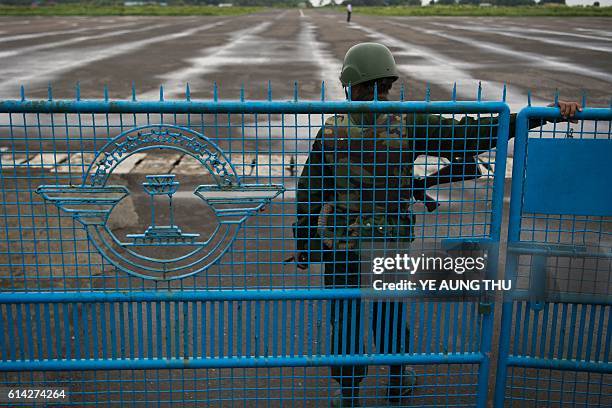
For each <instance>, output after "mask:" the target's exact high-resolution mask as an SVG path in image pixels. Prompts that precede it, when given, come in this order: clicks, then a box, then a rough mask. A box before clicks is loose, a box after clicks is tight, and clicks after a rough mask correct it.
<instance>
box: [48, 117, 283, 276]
mask: <svg viewBox="0 0 612 408" xmlns="http://www.w3.org/2000/svg"><path fill="white" fill-rule="evenodd" d="M158 149H170V150H175V151H180V152H182V153H185V154H188V155H190V156H192V157H193V158H195V159H196V160H197V161H198V162H199V163H200V164H201V165H202V170H203V172H202V174H205V173H208V174H209V175H210V176H211V177H212V179H213V184H202V185H198V186H197V188H195V191H193V194H195V195H196V196H197V197H199V198H200V199H201V200H202V201H203V203H202V204H205V205H209V206H210V207H211V208H212V210H213V212H214V218H216V219H206V220H202V221H201V222H202V223H209V224H210V223H213V224H215V223H216V226H215V228H214V229H213V232H212V234H211V235H210V236H208V237H202V236H201V234H199V233H194V232H190V231H189V230H188V226H187V227H184V226H182V225H178V224H179V223H178V222H176V221H175V211H176V209H175V206H174V205H173V196H174V195H175V193H176V192H177V190H178V189H179V187H180V182H179V180H177V177H176V175H174V174H150V175H146V176H145V177H144V180H143V182H142V184H141V186H142V188H143V189H144V192H145V193H146V194H147V195H148V198H149V200H148V201H149V203H150V207H151V219H150V225H149V226H148V227H146V228H145V229H144V230H143V231H141V232H140V233H132V234H125V235H124V236H123V237H119V236H116V235H115V234H114V233H113V232H112V231H111V229H110V228H109V227H108V225H107V223H108V220H109V217H110V216H111V213H112V212H113V209H115V207H116V206H117V204H118V203H119V202H120V201H121V200H123V199H124V198H126V197H127V196H128V195H129V194H130V191H129V190H128V188H127V187H125V186H121V185H108V184H107V182H108V181H109V177H110V176H111V174H112V173H113V170H114V169H115V168H117V166H118V165H120V164H121V163H122V162H123V161H124V160H125V159H127V158H128V157H130V156H131V155H133V154H135V153H137V152H144V151H149V150H158ZM283 191H284V188H283V186H281V185H273V184H243V183H241V182H240V178H239V177H238V174H237V173H236V170H235V168H234V166H233V165H232V164H231V162H230V161H229V160H228V159H227V157H226V155H225V154H224V153H223V151H222V150H221V149H220V148H219V147H218V146H217V145H216V144H215V143H213V142H211V141H210V140H209V139H207V138H206V137H205V136H204V135H202V134H200V133H197V132H195V131H193V130H191V129H187V128H183V127H178V126H170V125H149V126H144V127H139V128H134V129H131V130H129V131H127V132H124V133H121V134H120V135H119V136H117V137H116V138H115V139H113V140H112V141H110V142H109V143H107V144H106V145H105V146H104V147H103V148H102V149H101V150H100V152H99V153H98V154H97V156H96V158H95V159H94V161H93V162H92V164H91V165H90V167H89V169H88V170H87V172H86V173H85V174H84V176H83V182H82V184H81V185H78V186H72V185H70V186H69V185H42V186H40V187H38V189H37V193H38V194H40V195H41V196H42V197H43V198H44V199H45V201H47V202H49V203H53V204H54V205H56V206H57V207H58V208H60V209H61V210H63V211H65V212H67V213H69V214H71V215H72V216H73V217H74V219H75V220H77V221H78V222H79V223H80V224H82V225H83V227H84V228H85V230H86V231H87V237H88V239H89V241H90V242H91V243H92V244H93V245H94V246H95V247H96V249H97V250H98V251H99V252H100V254H102V256H103V257H104V258H105V259H106V260H107V261H108V262H110V263H111V264H113V265H114V266H116V267H117V268H118V269H120V270H122V271H124V272H126V273H129V274H131V275H135V276H138V277H141V278H146V279H155V280H171V279H180V278H184V277H187V276H191V275H194V274H197V273H199V272H202V271H204V270H206V269H207V268H209V267H210V266H211V265H213V264H214V263H215V262H216V261H217V260H219V258H221V256H223V254H224V253H225V252H226V251H227V250H228V248H229V246H230V245H231V244H232V242H233V241H234V239H235V237H236V234H237V233H238V230H239V229H240V227H241V226H242V224H244V222H245V221H246V220H247V219H248V218H249V217H250V216H253V215H256V214H257V213H258V211H259V210H260V209H261V208H262V207H263V206H265V205H266V204H267V203H269V202H270V201H271V200H272V199H274V198H275V197H277V196H278V195H279V194H281V193H282V192H283ZM198 202H199V201H198ZM160 212H165V214H164V215H165V216H166V217H165V218H166V219H169V222H168V224H169V225H159V223H158V222H157V218H158V216H159V215H160Z"/></svg>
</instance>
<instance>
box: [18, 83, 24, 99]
mask: <svg viewBox="0 0 612 408" xmlns="http://www.w3.org/2000/svg"><path fill="white" fill-rule="evenodd" d="M19 96H21V102H23V101H25V88H24V87H23V85H20V86H19Z"/></svg>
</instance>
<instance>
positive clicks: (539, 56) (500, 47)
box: [390, 22, 612, 82]
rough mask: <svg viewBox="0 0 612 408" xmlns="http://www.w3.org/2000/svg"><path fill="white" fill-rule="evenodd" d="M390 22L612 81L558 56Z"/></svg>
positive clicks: (607, 75) (538, 63) (498, 52)
mask: <svg viewBox="0 0 612 408" xmlns="http://www.w3.org/2000/svg"><path fill="white" fill-rule="evenodd" d="M390 23H391V24H393V25H396V26H400V27H404V28H409V29H412V30H415V31H419V32H422V33H425V34H429V35H435V36H438V37H441V38H446V39H448V40H451V41H456V42H460V43H463V44H467V45H469V46H472V47H474V48H479V49H481V50H484V51H487V52H491V53H493V54H499V55H505V56H508V57H512V58H514V59H517V60H523V61H529V62H531V63H533V65H534V66H537V67H541V68H547V69H551V70H554V71H560V72H573V73H575V74H578V75H584V76H588V77H591V78H597V79H601V80H602V81H606V82H612V74H610V73H607V72H602V71H599V70H596V69H591V68H588V67H585V66H582V65H578V64H574V63H572V62H569V61H562V60H559V59H558V58H555V59H553V58H550V57H546V56H544V55H542V54H533V53H530V52H525V51H515V50H513V49H510V48H508V47H505V46H503V45H500V44H494V43H489V42H485V41H479V40H476V39H474V38H467V37H458V36H456V35H452V34H447V33H443V32H441V31H438V30H431V29H427V28H420V27H413V26H408V25H405V24H400V23H395V22H390Z"/></svg>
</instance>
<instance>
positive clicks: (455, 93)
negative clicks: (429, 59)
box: [452, 82, 457, 102]
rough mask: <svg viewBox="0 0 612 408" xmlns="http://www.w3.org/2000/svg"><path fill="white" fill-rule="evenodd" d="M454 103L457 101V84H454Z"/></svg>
mask: <svg viewBox="0 0 612 408" xmlns="http://www.w3.org/2000/svg"><path fill="white" fill-rule="evenodd" d="M452 100H453V102H456V101H457V82H453V97H452Z"/></svg>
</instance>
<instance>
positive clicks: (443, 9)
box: [354, 5, 612, 17]
mask: <svg viewBox="0 0 612 408" xmlns="http://www.w3.org/2000/svg"><path fill="white" fill-rule="evenodd" d="M354 11H355V13H360V14H369V15H374V16H475V17H477V16H500V17H502V16H503V17H530V16H533V17H612V7H565V6H550V7H538V6H531V7H528V6H524V7H479V6H467V5H466V6H459V5H456V6H431V7H400V6H398V7H355V8H354Z"/></svg>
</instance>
